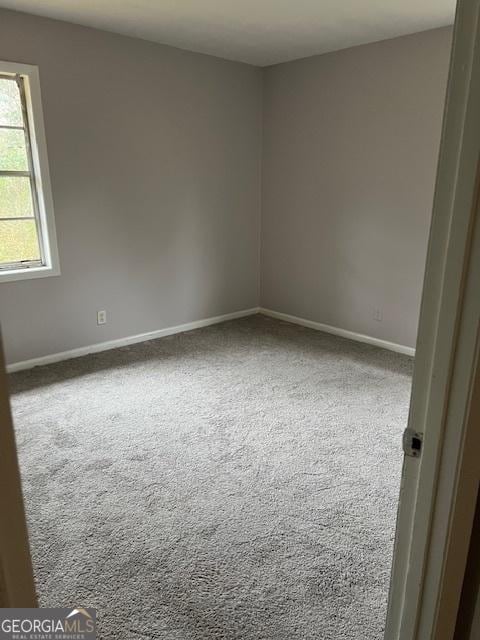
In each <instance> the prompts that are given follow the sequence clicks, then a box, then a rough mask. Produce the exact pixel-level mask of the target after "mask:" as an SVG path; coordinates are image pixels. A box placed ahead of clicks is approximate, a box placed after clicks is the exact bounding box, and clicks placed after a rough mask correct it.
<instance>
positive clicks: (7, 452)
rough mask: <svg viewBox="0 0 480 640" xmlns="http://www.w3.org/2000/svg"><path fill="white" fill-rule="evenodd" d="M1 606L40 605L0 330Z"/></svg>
mask: <svg viewBox="0 0 480 640" xmlns="http://www.w3.org/2000/svg"><path fill="white" fill-rule="evenodd" d="M0 487H1V491H0V514H1V515H0V607H2V608H7V607H30V608H32V607H37V596H36V593H35V580H34V577H33V568H32V561H31V557H30V547H29V544H28V532H27V524H26V520H25V509H24V505H23V496H22V487H21V482H20V470H19V467H18V459H17V449H16V444H15V433H14V429H13V422H12V415H11V411H10V399H9V390H8V381H7V374H6V371H5V360H4V357H3V348H2V339H1V334H0Z"/></svg>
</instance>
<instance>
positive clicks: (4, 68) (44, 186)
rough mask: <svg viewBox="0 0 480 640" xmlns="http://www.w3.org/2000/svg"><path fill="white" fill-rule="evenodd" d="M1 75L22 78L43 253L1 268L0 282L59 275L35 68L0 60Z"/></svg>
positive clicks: (38, 82) (39, 238) (53, 217)
mask: <svg viewBox="0 0 480 640" xmlns="http://www.w3.org/2000/svg"><path fill="white" fill-rule="evenodd" d="M0 74H2V75H11V76H20V77H21V78H22V80H23V88H24V92H25V103H26V110H27V114H26V115H27V123H26V124H27V126H28V133H29V138H30V147H31V161H32V165H33V166H32V167H31V171H32V173H33V178H34V184H33V185H32V188H34V189H35V193H32V197H33V198H36V209H37V210H36V217H37V224H38V241H39V243H40V253H41V256H42V264H41V265H28V263H27V264H26V265H25V266H21V267H20V266H19V267H18V268H16V267H11V268H9V267H7V268H4V269H0V283H1V282H11V281H14V280H26V279H30V278H44V277H46V276H58V275H60V264H59V259H58V247H57V235H56V232H55V216H54V211H53V198H52V187H51V183H50V171H49V168H48V156H47V141H46V137H45V127H44V123H43V110H42V98H41V93H40V76H39V73H38V67H36V66H34V65H30V64H21V63H16V62H3V61H0Z"/></svg>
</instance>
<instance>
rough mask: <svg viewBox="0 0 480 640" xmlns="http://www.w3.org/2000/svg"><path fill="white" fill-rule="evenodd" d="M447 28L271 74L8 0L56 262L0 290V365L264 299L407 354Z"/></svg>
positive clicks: (6, 17)
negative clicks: (36, 89) (43, 142)
mask: <svg viewBox="0 0 480 640" xmlns="http://www.w3.org/2000/svg"><path fill="white" fill-rule="evenodd" d="M450 39H451V30H450V29H439V30H435V31H429V32H424V33H421V34H417V35H413V36H407V37H404V38H397V39H395V40H389V41H385V42H381V43H376V44H372V45H366V46H362V47H356V48H353V49H349V50H344V51H339V52H335V53H332V54H327V55H323V56H316V57H313V58H307V59H305V60H300V61H297V62H292V63H287V64H282V65H278V66H274V67H270V68H267V69H264V70H263V71H262V70H260V69H257V68H254V67H250V66H248V65H243V64H237V63H232V62H227V61H224V60H220V59H217V58H213V57H209V56H203V55H200V54H194V53H189V52H185V51H181V50H178V49H174V48H171V47H167V46H162V45H157V44H152V43H148V42H144V41H141V40H136V39H132V38H127V37H124V36H118V35H114V34H109V33H106V32H102V31H97V30H94V29H88V28H85V27H80V26H75V25H70V24H68V23H64V22H57V21H53V20H48V19H43V18H38V17H34V16H29V15H26V14H20V13H15V12H9V11H4V10H0V59H5V60H12V61H18V62H25V63H31V64H37V65H38V66H39V67H40V79H41V87H42V97H43V107H44V114H45V127H46V134H47V142H48V152H49V160H50V171H51V176H52V188H53V197H54V202H55V215H56V224H57V235H58V242H59V252H60V261H61V271H62V275H61V276H59V277H53V278H45V279H38V280H26V281H19V282H12V283H2V284H1V285H0V320H1V323H2V329H3V333H4V342H5V347H6V354H7V361H8V362H17V361H20V360H24V359H29V358H34V357H37V356H42V355H46V354H50V353H55V352H58V351H63V350H68V349H73V348H76V347H81V346H86V345H90V344H94V343H96V342H103V341H105V340H111V339H116V338H121V337H125V336H129V335H133V334H136V333H142V332H145V331H151V330H156V329H161V328H164V327H168V326H172V325H176V324H181V323H184V322H190V321H193V320H198V319H201V318H206V317H209V316H215V315H219V314H223V313H229V312H232V311H236V310H241V309H246V308H249V307H254V306H256V305H257V304H258V303H259V301H260V303H261V305H262V306H264V307H267V308H270V309H274V310H277V311H281V312H284V313H289V314H292V315H297V316H300V317H303V318H307V319H310V320H315V321H317V322H322V323H326V324H330V325H333V326H336V327H340V328H343V329H348V330H351V331H356V332H360V333H365V334H368V335H371V336H374V337H378V338H382V339H385V340H391V341H393V342H397V343H400V344H404V345H408V346H413V345H414V343H415V336H416V329H417V320H418V312H419V304H420V296H421V286H422V278H423V268H424V261H425V255H426V245H427V235H428V227H429V221H430V213H431V205H432V195H433V185H434V176H435V166H436V156H437V151H438V143H439V138H440V125H441V115H442V108H443V98H444V92H445V88H446V77H447V67H448V57H449V48H450ZM262 87H263V100H264V105H263V140H262ZM262 144H263V166H262V161H261V156H262ZM262 174H263V175H262ZM261 175H262V180H263V185H262V191H263V202H262V203H261V202H260V190H261V185H260V178H261ZM261 205H262V219H261V229H262V232H261V250H260V242H259V240H260V238H259V235H260V234H259V231H260V212H261ZM260 255H261V268H260V263H259V257H260ZM260 272H261V292H260V298H259V289H258V284H259V275H260ZM99 309H106V310H107V312H108V324H107V325H105V326H102V327H97V325H96V311H97V310H99ZM375 309H381V311H382V314H383V320H382V321H381V322H378V321H376V320H374V317H373V316H374V311H375Z"/></svg>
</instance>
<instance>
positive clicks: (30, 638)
mask: <svg viewBox="0 0 480 640" xmlns="http://www.w3.org/2000/svg"><path fill="white" fill-rule="evenodd" d="M96 618H97V615H96V611H95V609H90V608H83V607H76V608H74V609H0V640H38V639H39V638H41V639H42V640H94V638H96V637H97V634H96V626H97V621H96Z"/></svg>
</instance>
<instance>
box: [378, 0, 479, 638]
mask: <svg viewBox="0 0 480 640" xmlns="http://www.w3.org/2000/svg"><path fill="white" fill-rule="evenodd" d="M479 18H480V0H459V1H458V5H457V12H456V20H455V28H454V36H453V47H452V55H451V63H450V74H449V81H448V89H447V99H446V105H445V113H444V122H443V130H442V142H441V146H440V155H439V162H438V171H437V181H436V187H435V197H434V204H433V214H432V225H431V229H430V239H429V248H428V254H427V264H426V271H425V280H424V291H423V298H422V305H421V312H420V323H419V331H418V338H417V350H416V359H415V368H414V375H413V385H412V398H411V404H410V414H409V425H408V426H409V427H410V428H411V429H413V430H414V431H416V432H419V433H422V434H423V436H424V442H423V452H422V455H421V457H420V458H413V457H407V456H405V460H404V465H403V471H402V481H401V489H400V502H399V508H398V515H397V531H396V541H395V550H394V559H393V569H392V580H391V585H390V594H389V606H388V614H387V623H386V630H385V640H420V639H421V640H427V639H428V640H441V639H449V640H450V639H451V638H453V634H454V627H455V622H456V616H457V611H458V605H459V601H460V595H461V590H462V583H463V576H464V573H465V568H466V563H467V555H468V548H469V541H470V535H471V529H472V524H473V518H474V513H475V505H476V497H477V492H478V487H479V470H478V468H476V467H478V464H477V465H476V464H475V456H474V455H473V456H472V451H473V453H474V452H475V451H478V450H479V449H478V447H480V435H479V434H478V433H476V432H478V431H479V430H478V422H477V421H476V420H475V411H476V409H475V403H476V402H478V397H476V396H475V393H474V388H475V380H476V379H478V378H477V376H478V371H479V352H480V340H479V319H480V211H479V202H478V200H479V196H478V193H479V184H480V173H479V158H480V115H479V114H480V21H479ZM475 426H476V428H475Z"/></svg>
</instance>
